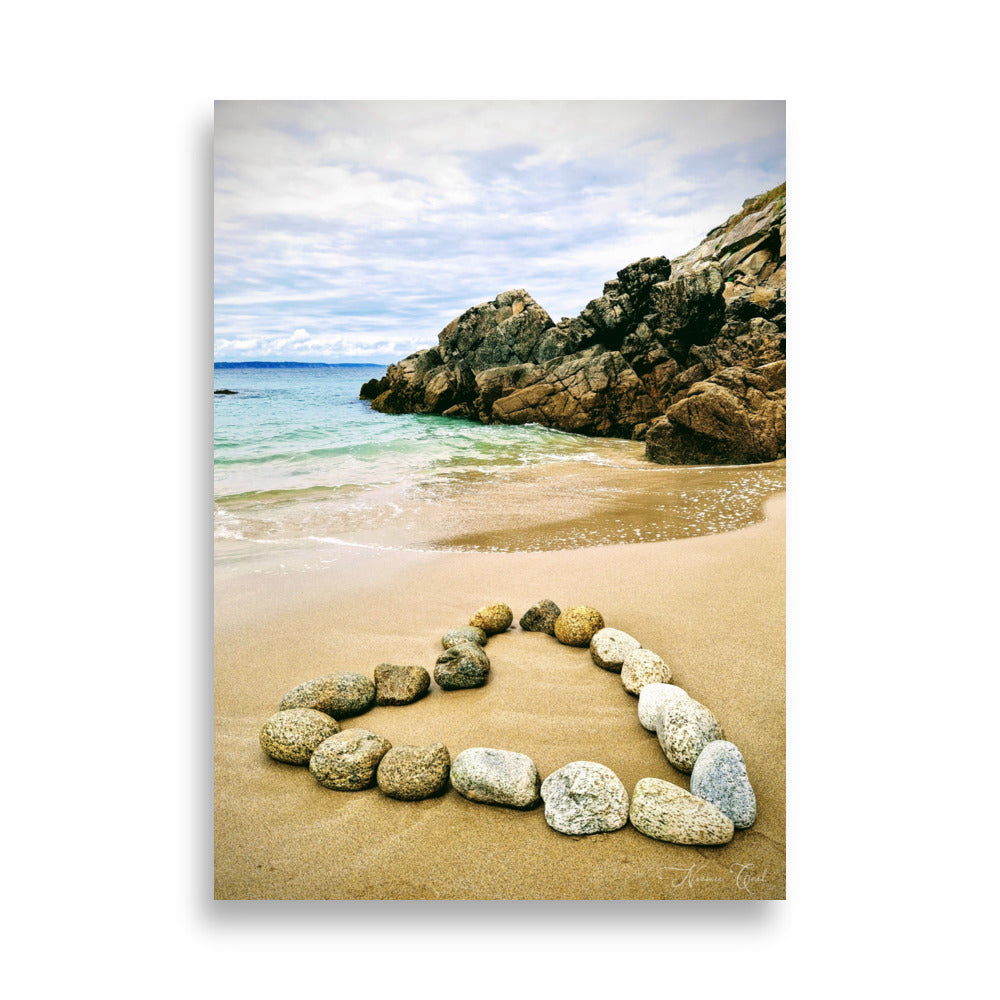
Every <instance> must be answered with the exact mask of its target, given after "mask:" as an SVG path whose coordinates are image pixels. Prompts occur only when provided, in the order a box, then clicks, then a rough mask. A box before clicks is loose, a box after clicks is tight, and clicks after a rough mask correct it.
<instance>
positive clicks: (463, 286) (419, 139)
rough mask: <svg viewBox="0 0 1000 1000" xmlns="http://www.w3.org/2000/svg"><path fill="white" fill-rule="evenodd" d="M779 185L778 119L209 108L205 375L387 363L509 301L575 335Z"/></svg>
mask: <svg viewBox="0 0 1000 1000" xmlns="http://www.w3.org/2000/svg"><path fill="white" fill-rule="evenodd" d="M784 179H785V106H784V102H782V101H759V102H758V101H732V102H722V101H694V102H669V101H668V102H658V101H636V102H617V101H609V102H596V103H595V102H527V101H520V102H518V101H514V102H496V103H493V102H468V103H465V102H452V101H440V102H434V101H432V102H407V101H403V102H384V101H374V102H303V103H297V102H284V101H262V102H252V101H220V102H218V103H216V105H215V359H216V360H217V361H240V360H271V361H331V362H341V361H372V362H378V363H386V362H390V361H395V360H398V359H399V358H401V357H403V356H404V355H406V354H409V353H411V352H412V351H414V350H416V349H418V348H420V347H427V346H430V345H431V344H434V343H436V342H437V334H438V332H439V331H440V330H441V329H442V327H444V326H445V325H446V324H447V323H448V322H450V321H451V320H452V319H453V318H454V317H455V316H457V315H459V314H460V313H462V312H463V311H464V310H465V309H467V308H468V307H469V306H472V305H475V304H477V303H479V302H485V301H486V300H488V299H492V298H493V297H494V296H495V295H496V294H497V293H498V292H501V291H503V290H505V289H507V288H526V289H527V290H528V291H529V292H530V293H531V295H532V296H534V298H535V299H536V301H538V302H539V303H540V304H541V305H542V306H543V307H544V308H545V309H546V310H548V312H549V314H550V315H551V316H552V318H553V319H554V320H556V321H558V320H559V319H560V318H561V317H562V316H575V315H576V314H577V313H579V312H580V310H581V309H582V308H583V307H584V306H585V305H586V304H587V302H589V301H590V299H592V298H595V297H596V296H598V295H600V294H601V288H602V285H603V283H604V282H605V281H607V280H609V279H610V278H613V277H614V275H615V272H616V271H617V270H619V269H620V268H622V267H624V266H625V265H626V264H629V263H631V262H632V261H634V260H638V259H639V258H640V257H652V256H657V255H660V254H662V255H665V256H668V257H675V256H677V255H678V254H681V253H684V252H685V251H686V250H689V249H690V248H691V247H693V246H694V245H695V244H696V243H698V242H699V241H700V240H701V239H702V237H703V236H704V235H705V233H706V232H707V231H708V230H709V229H711V228H712V227H713V226H715V225H718V224H719V223H720V222H722V221H723V220H724V219H725V218H726V217H727V216H728V215H730V214H732V213H733V212H735V211H737V210H738V209H739V207H740V204H741V203H742V201H743V200H744V199H745V198H748V197H750V196H751V195H755V194H759V193H760V192H762V191H765V190H767V189H768V188H771V187H774V186H775V185H776V184H779V183H781V182H782V181H783V180H784Z"/></svg>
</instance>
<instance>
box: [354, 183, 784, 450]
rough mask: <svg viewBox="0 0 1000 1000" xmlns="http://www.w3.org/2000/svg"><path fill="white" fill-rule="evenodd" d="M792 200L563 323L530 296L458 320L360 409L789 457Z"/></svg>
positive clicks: (647, 271)
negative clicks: (788, 230) (788, 234)
mask: <svg viewBox="0 0 1000 1000" xmlns="http://www.w3.org/2000/svg"><path fill="white" fill-rule="evenodd" d="M784 362H785V186H784V185H783V184H782V185H781V186H780V187H779V188H775V189H774V190H773V191H769V192H767V194H764V195H761V196H759V197H757V198H753V199H748V200H747V201H746V202H744V204H743V209H742V211H740V212H738V213H737V214H735V215H733V216H731V217H730V218H729V219H728V220H727V221H726V222H725V223H723V225H721V226H719V227H717V228H716V229H713V230H712V231H711V232H710V233H709V234H708V235H707V236H706V238H705V239H704V240H703V241H702V242H701V243H700V244H699V245H698V246H697V247H695V248H694V249H693V250H691V251H689V252H688V253H686V254H684V255H683V256H681V257H677V258H674V259H673V260H668V259H667V258H666V257H645V258H643V259H642V260H640V261H637V262H636V263H634V264H630V265H628V266H627V267H624V268H622V270H620V271H619V272H618V274H617V277H616V278H615V279H614V280H612V281H608V282H606V283H605V285H604V290H603V293H602V295H601V296H600V297H599V298H596V299H594V300H592V301H591V302H590V303H588V304H587V306H586V308H585V309H584V310H583V311H582V312H581V313H580V315H579V316H577V317H575V318H572V319H563V320H560V322H558V323H554V322H553V321H552V319H551V317H550V316H549V314H548V313H547V312H546V311H545V310H544V309H543V308H542V307H541V306H540V305H539V304H538V303H537V302H535V300H534V299H533V298H532V297H531V296H530V295H529V294H528V293H527V292H526V291H525V290H524V289H513V290H511V291H507V292H502V293H501V294H500V295H498V296H497V297H496V298H495V299H494V300H493V301H492V302H486V303H483V304H481V305H478V306H474V307H473V308H471V309H469V310H467V311H466V312H464V313H463V314H462V315H461V316H459V317H458V318H457V319H454V320H452V322H451V323H449V324H448V326H446V327H445V328H444V330H442V331H441V333H440V334H439V336H438V344H437V346H436V347H431V348H428V349H427V350H423V351H417V352H416V353H415V354H411V355H410V356H409V357H407V358H404V359H403V360H402V361H400V362H398V363H397V364H394V365H390V366H389V368H388V370H387V372H386V375H385V376H384V377H383V378H382V379H381V380H378V381H376V380H374V379H373V380H371V381H369V382H366V383H365V385H364V386H363V387H362V390H361V398H363V399H369V400H371V405H372V408H373V409H376V410H379V411H380V412H383V413H427V414H442V415H444V416H453V417H464V418H467V419H472V420H479V421H482V422H483V423H507V424H525V423H537V424H542V425H544V426H547V427H555V428H559V429H560V430H566V431H574V432H576V433H579V434H588V435H593V436H601V437H626V438H634V439H637V440H645V441H646V444H647V448H646V453H647V457H649V458H651V459H652V460H653V461H656V462H663V463H668V464H689V463H698V464H702V463H744V462H763V461H770V460H773V459H775V458H779V457H782V456H783V455H784V449H785V387H784V374H785V364H784Z"/></svg>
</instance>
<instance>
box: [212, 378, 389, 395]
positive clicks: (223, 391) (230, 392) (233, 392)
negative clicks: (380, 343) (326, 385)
mask: <svg viewBox="0 0 1000 1000" xmlns="http://www.w3.org/2000/svg"><path fill="white" fill-rule="evenodd" d="M372 381H373V382H374V381H375V380H374V379H372ZM215 395H216V396H235V395H236V390H235V389H216V390H215Z"/></svg>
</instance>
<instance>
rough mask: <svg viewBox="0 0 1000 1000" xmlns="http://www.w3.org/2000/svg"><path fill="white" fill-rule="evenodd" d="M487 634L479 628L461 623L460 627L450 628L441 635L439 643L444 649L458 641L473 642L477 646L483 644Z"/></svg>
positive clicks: (449, 647)
mask: <svg viewBox="0 0 1000 1000" xmlns="http://www.w3.org/2000/svg"><path fill="white" fill-rule="evenodd" d="M487 638H488V636H487V635H486V633H485V632H484V631H483V630H482V629H481V628H473V627H472V626H471V625H463V626H461V628H450V629H448V631H447V632H445V633H444V635H442V636H441V645H442V646H443V647H444V648H445V649H451V647H452V646H455V645H457V644H458V643H460V642H474V643H475V644H476V645H477V646H485V645H486V640H487Z"/></svg>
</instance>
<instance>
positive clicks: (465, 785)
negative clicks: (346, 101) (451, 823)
mask: <svg viewBox="0 0 1000 1000" xmlns="http://www.w3.org/2000/svg"><path fill="white" fill-rule="evenodd" d="M451 784H452V787H453V788H454V789H455V791H456V792H458V793H459V795H462V796H464V797H465V798H467V799H471V800H472V801H473V802H486V803H489V804H491V805H500V806H513V807H514V808H517V809H527V808H530V807H531V806H534V805H537V803H538V790H539V787H540V785H541V779H540V778H539V776H538V768H536V767H535V762H534V761H533V760H532V759H531V758H530V757H527V756H525V755H524V754H523V753H516V752H514V751H513V750H492V749H489V748H487V747H472V748H470V749H469V750H463V751H462V752H461V753H460V754H459V755H458V756H457V757H456V758H455V760H454V761H453V762H452V765H451Z"/></svg>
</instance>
